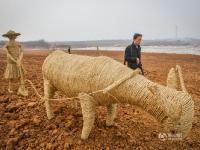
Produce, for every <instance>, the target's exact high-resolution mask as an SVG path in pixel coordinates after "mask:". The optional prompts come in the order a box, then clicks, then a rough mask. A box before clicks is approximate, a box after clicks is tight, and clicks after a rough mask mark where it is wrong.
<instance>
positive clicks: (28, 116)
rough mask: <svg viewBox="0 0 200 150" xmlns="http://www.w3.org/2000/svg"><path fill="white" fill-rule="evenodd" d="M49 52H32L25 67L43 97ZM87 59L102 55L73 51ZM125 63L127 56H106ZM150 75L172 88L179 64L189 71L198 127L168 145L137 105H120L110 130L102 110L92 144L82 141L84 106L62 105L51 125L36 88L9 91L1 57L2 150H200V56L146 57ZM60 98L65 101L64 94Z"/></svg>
mask: <svg viewBox="0 0 200 150" xmlns="http://www.w3.org/2000/svg"><path fill="white" fill-rule="evenodd" d="M48 53H49V51H26V52H25V55H24V66H25V68H26V70H27V74H26V78H27V79H30V80H31V81H32V82H33V83H34V84H35V85H36V88H37V90H38V91H39V93H40V94H42V95H43V80H42V73H41V66H42V63H43V61H44V59H45V57H46V56H47V55H48ZM72 53H76V54H83V55H94V56H95V55H96V52H95V51H72ZM101 54H102V55H106V56H109V57H112V58H114V59H116V60H117V61H120V62H123V52H108V51H107V52H105V51H104V52H101ZM142 60H143V67H144V70H145V76H146V77H147V78H149V79H151V80H152V81H155V82H158V83H160V84H164V85H165V84H166V78H167V73H168V71H169V69H170V68H171V67H174V66H175V65H176V64H179V65H181V66H182V68H183V73H184V79H185V85H186V87H187V89H188V91H189V93H190V94H191V95H192V97H193V99H194V102H195V116H194V121H193V127H192V130H191V132H190V133H189V135H188V137H187V138H186V139H184V140H182V141H171V140H166V141H162V140H160V139H159V138H158V135H159V133H162V132H164V131H162V129H161V126H160V124H159V123H158V122H157V121H156V120H155V119H154V118H153V117H152V116H150V115H149V114H147V113H145V112H144V111H142V110H141V109H140V108H137V107H136V106H130V105H119V107H118V114H117V118H116V120H115V125H114V126H113V127H110V128H108V127H106V126H105V117H106V111H105V108H104V107H98V108H97V113H96V120H95V125H94V128H93V129H92V131H91V134H90V136H89V139H88V140H86V141H82V140H81V139H80V134H81V130H82V123H83V122H82V115H81V109H80V106H79V105H78V106H77V107H75V106H74V105H73V103H72V102H56V103H55V104H54V112H55V114H56V117H55V118H54V119H52V120H50V121H49V120H47V117H46V113H45V108H44V106H43V104H41V103H39V98H38V97H37V96H36V95H35V93H34V92H33V90H32V89H31V87H30V86H29V85H28V84H27V87H28V90H29V96H28V97H21V96H17V95H16V94H9V93H8V92H7V81H6V80H4V79H3V73H4V70H5V66H6V55H5V53H3V52H2V51H1V52H0V149H23V150H25V149H26V150H32V149H40V150H46V149H50V150H53V149H58V150H61V149H81V150H86V149H87V150H89V149H105V150H115V149H116V150H119V149H130V150H131V149H138V150H140V149H141V150H143V149H144V150H147V149H150V150H153V149H160V150H162V149H163V150H166V149H167V150H168V149H169V150H171V149H181V150H182V149H185V150H186V149H187V150H188V149H196V150H197V149H200V56H194V55H175V54H151V53H145V54H142ZM57 96H60V97H63V96H64V95H63V94H62V93H58V94H57Z"/></svg>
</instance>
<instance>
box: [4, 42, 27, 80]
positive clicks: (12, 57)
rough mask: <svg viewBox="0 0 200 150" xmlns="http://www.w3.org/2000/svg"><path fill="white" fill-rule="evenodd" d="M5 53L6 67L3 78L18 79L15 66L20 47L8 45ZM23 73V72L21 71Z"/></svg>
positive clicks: (18, 73) (17, 68)
mask: <svg viewBox="0 0 200 150" xmlns="http://www.w3.org/2000/svg"><path fill="white" fill-rule="evenodd" d="M5 48H6V52H7V66H6V70H5V73H4V77H5V78H6V79H12V78H19V77H20V70H19V67H18V66H17V63H16V61H17V59H19V57H20V53H21V52H22V50H21V45H19V44H17V43H16V42H14V43H10V42H9V43H8V45H6V46H5ZM23 73H24V70H23Z"/></svg>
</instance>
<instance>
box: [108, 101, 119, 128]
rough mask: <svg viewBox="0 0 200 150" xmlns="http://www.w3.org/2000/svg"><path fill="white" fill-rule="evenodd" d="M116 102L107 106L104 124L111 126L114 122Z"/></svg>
mask: <svg viewBox="0 0 200 150" xmlns="http://www.w3.org/2000/svg"><path fill="white" fill-rule="evenodd" d="M116 110H117V104H111V105H108V106H107V117H106V125H107V126H112V125H113V124H114V119H115V117H116Z"/></svg>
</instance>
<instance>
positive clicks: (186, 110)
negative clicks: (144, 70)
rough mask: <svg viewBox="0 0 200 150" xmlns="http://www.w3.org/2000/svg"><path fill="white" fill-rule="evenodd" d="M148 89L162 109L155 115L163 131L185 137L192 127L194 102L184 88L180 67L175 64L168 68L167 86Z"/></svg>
mask: <svg viewBox="0 0 200 150" xmlns="http://www.w3.org/2000/svg"><path fill="white" fill-rule="evenodd" d="M166 89H167V90H166ZM149 90H150V92H151V93H152V94H153V95H154V99H155V101H156V102H158V103H159V104H160V107H162V109H163V113H161V114H159V113H158V114H155V115H158V116H159V115H160V118H161V119H160V122H161V124H162V127H163V128H164V129H165V132H166V133H170V134H172V135H173V134H179V135H180V136H181V138H185V137H186V136H187V134H188V133H189V131H190V130H191V128H192V119H193V115H194V102H193V100H192V97H191V96H190V95H189V94H188V93H187V91H186V89H185V85H184V82H183V76H182V72H181V68H180V67H179V66H176V68H172V69H171V70H170V72H169V74H168V78H167V88H161V87H159V86H157V85H155V86H151V87H149Z"/></svg>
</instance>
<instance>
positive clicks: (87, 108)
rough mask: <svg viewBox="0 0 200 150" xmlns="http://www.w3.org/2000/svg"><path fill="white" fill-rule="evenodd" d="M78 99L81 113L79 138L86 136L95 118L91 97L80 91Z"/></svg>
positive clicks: (85, 137)
mask: <svg viewBox="0 0 200 150" xmlns="http://www.w3.org/2000/svg"><path fill="white" fill-rule="evenodd" d="M79 99H80V103H81V108H82V114H83V129H82V133H81V139H83V140H85V139H87V138H88V136H89V134H90V131H91V130H92V127H93V125H94V120H95V103H94V99H93V97H91V96H90V95H88V94H86V93H80V94H79Z"/></svg>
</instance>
